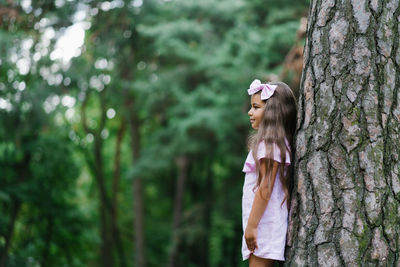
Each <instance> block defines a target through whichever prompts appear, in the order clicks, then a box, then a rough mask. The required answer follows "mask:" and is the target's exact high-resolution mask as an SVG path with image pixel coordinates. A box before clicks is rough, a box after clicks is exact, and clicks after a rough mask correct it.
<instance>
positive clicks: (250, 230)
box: [244, 159, 279, 252]
mask: <svg viewBox="0 0 400 267" xmlns="http://www.w3.org/2000/svg"><path fill="white" fill-rule="evenodd" d="M268 160H270V159H268ZM266 167H267V164H266V162H265V159H261V162H260V175H261V177H264V178H263V179H262V181H261V184H260V187H259V188H258V190H257V192H256V194H255V197H254V201H253V206H252V207H251V211H250V216H249V220H248V222H247V227H246V231H245V233H244V237H245V239H246V244H247V247H248V248H249V250H250V251H251V252H254V250H255V249H256V248H258V246H257V226H258V223H259V222H260V220H261V217H262V215H263V214H264V211H265V209H266V208H267V205H268V202H269V199H270V197H271V193H272V189H273V186H274V184H275V177H276V173H277V171H278V167H279V163H278V162H277V161H274V162H273V164H272V176H271V179H272V181H271V185H272V187H271V188H268V181H267V179H265V173H266ZM260 188H262V190H260Z"/></svg>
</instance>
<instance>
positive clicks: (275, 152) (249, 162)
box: [242, 142, 291, 172]
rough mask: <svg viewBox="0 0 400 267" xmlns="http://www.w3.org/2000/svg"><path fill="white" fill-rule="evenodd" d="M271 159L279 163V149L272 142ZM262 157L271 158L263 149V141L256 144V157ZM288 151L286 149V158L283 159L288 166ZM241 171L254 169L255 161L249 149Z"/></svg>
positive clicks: (252, 170)
mask: <svg viewBox="0 0 400 267" xmlns="http://www.w3.org/2000/svg"><path fill="white" fill-rule="evenodd" d="M272 147H273V158H272V159H273V160H275V161H277V162H279V163H281V151H280V149H279V147H278V146H277V145H276V144H273V146H272ZM262 158H271V155H269V154H268V155H267V153H266V151H265V144H264V142H261V143H260V144H259V145H258V151H257V159H258V160H261V159H262ZM290 164H291V162H290V153H289V151H288V150H287V149H286V159H285V165H286V166H288V165H290ZM242 171H243V172H255V171H256V163H255V161H254V158H253V152H252V151H251V150H250V152H249V154H248V155H247V158H246V161H245V163H244V166H243V169H242Z"/></svg>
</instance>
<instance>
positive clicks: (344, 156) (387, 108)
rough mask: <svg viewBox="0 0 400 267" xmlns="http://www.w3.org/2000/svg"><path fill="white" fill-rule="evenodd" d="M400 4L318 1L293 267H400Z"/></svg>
mask: <svg viewBox="0 0 400 267" xmlns="http://www.w3.org/2000/svg"><path fill="white" fill-rule="evenodd" d="M399 20H400V7H399V0H383V1H378V0H370V1H366V0H351V1H344V0H341V1H340V0H337V1H335V0H325V1H321V0H318V1H312V2H311V7H310V13H309V19H308V26H307V42H306V46H305V50H304V65H303V77H302V84H301V89H300V90H301V91H300V92H301V93H300V99H299V118H298V122H299V123H298V133H297V140H296V166H295V167H296V185H295V188H294V196H295V197H294V200H293V202H292V209H291V219H290V223H289V232H288V245H289V247H288V249H287V261H286V265H287V266H305V265H308V266H378V265H379V266H382V265H384V266H400V259H399V256H400V255H399V251H400V217H399V215H398V214H399V213H400V181H399V172H400V163H399V155H400V146H399V140H400V107H399V104H400V90H399V85H400V75H399V73H400V49H399V35H400V34H399V32H400V24H399Z"/></svg>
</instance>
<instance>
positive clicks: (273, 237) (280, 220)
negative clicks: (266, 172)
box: [242, 142, 290, 261]
mask: <svg viewBox="0 0 400 267" xmlns="http://www.w3.org/2000/svg"><path fill="white" fill-rule="evenodd" d="M273 149H274V151H273V157H274V158H273V159H274V160H275V161H277V162H281V157H280V150H279V148H278V146H277V145H275V144H274V146H273ZM265 157H270V156H269V155H268V156H266V151H265V145H264V143H263V142H261V143H260V144H259V146H258V152H257V158H258V159H259V160H260V159H261V158H265ZM285 161H286V162H285V163H286V164H285V166H288V165H290V155H289V152H288V151H286V160H285ZM243 172H245V173H246V175H245V181H244V185H243V198H242V220H243V233H244V232H245V229H246V226H247V221H248V219H249V215H250V211H251V207H252V205H253V200H254V196H255V193H254V192H253V188H254V187H255V185H256V184H257V174H256V165H255V161H254V158H253V155H252V151H250V152H249V154H248V156H247V158H246V162H245V164H244V167H243ZM254 191H255V192H257V189H256V190H254ZM284 198H285V193H284V191H283V189H282V183H281V181H280V179H279V171H278V172H277V174H276V178H275V183H274V187H273V189H272V194H271V198H270V200H269V202H268V205H267V208H266V209H265V212H264V214H263V215H262V217H261V220H260V222H259V224H258V228H257V245H258V248H257V249H255V251H254V255H255V256H257V257H260V258H265V259H274V260H280V261H284V260H285V258H284V252H285V244H286V231H287V225H288V210H287V205H286V201H285V202H284V203H283V205H282V206H281V203H282V201H283V199H284ZM242 257H243V260H247V259H248V258H249V257H250V250H249V249H248V248H247V245H246V241H245V239H244V234H243V238H242Z"/></svg>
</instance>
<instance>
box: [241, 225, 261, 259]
mask: <svg viewBox="0 0 400 267" xmlns="http://www.w3.org/2000/svg"><path fill="white" fill-rule="evenodd" d="M244 239H245V240H246V245H247V248H248V249H249V250H250V252H251V253H254V250H255V249H256V248H258V246H257V227H251V226H249V225H247V227H246V230H245V231H244Z"/></svg>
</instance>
